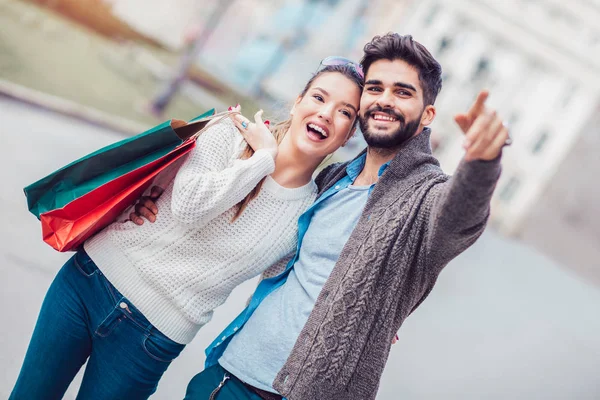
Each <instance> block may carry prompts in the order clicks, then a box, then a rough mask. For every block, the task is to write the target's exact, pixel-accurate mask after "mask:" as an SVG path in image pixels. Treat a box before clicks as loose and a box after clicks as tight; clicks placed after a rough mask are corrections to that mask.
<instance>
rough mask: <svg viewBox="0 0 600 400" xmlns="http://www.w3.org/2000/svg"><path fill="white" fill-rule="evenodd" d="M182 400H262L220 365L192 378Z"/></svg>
mask: <svg viewBox="0 0 600 400" xmlns="http://www.w3.org/2000/svg"><path fill="white" fill-rule="evenodd" d="M225 376H227V378H225ZM184 400H262V398H261V397H260V396H259V395H258V394H256V393H254V392H252V391H251V390H250V389H248V388H247V387H246V386H245V385H244V384H243V383H242V381H240V380H239V379H238V378H236V377H235V376H234V375H232V374H230V373H229V372H227V371H226V370H225V369H224V368H223V367H221V365H219V364H216V365H213V366H212V367H210V368H207V369H205V370H204V371H202V372H200V373H199V374H197V375H196V376H194V377H193V378H192V380H191V381H190V383H189V384H188V387H187V392H186V394H185V399H184Z"/></svg>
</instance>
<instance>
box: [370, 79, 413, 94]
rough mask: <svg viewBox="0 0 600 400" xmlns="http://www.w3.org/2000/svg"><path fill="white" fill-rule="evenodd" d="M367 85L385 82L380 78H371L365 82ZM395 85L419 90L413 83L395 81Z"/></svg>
mask: <svg viewBox="0 0 600 400" xmlns="http://www.w3.org/2000/svg"><path fill="white" fill-rule="evenodd" d="M365 85H383V83H382V82H381V81H380V80H379V79H369V80H368V81H366V82H365ZM394 87H400V88H403V89H409V90H412V91H413V92H417V88H416V87H414V86H413V85H411V84H410V83H404V82H394Z"/></svg>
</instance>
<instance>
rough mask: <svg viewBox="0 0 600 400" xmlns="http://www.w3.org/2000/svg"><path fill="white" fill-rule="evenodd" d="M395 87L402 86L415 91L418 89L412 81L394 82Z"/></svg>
mask: <svg viewBox="0 0 600 400" xmlns="http://www.w3.org/2000/svg"><path fill="white" fill-rule="evenodd" d="M394 87H400V88H403V89H409V90H412V91H413V92H416V91H417V88H416V87H414V86H413V85H411V84H410V83H404V82H394Z"/></svg>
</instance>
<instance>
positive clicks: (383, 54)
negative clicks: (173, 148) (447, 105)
mask: <svg viewBox="0 0 600 400" xmlns="http://www.w3.org/2000/svg"><path fill="white" fill-rule="evenodd" d="M364 52H365V54H364V56H363V58H362V60H361V62H360V63H361V65H362V68H363V70H364V72H365V76H367V73H368V71H369V67H371V64H373V63H374V62H375V61H379V60H390V61H394V60H403V61H405V62H406V63H408V64H410V65H412V66H413V67H415V68H416V70H417V71H418V72H419V81H420V83H421V86H422V87H423V100H424V103H425V104H424V105H429V104H431V105H433V104H434V103H435V99H436V97H437V95H438V94H439V93H440V90H441V89H442V66H441V65H440V63H439V62H437V61H436V60H435V58H433V56H432V55H431V53H430V52H429V50H427V49H426V48H425V46H423V45H422V44H421V43H419V42H417V41H415V40H413V38H412V36H411V35H404V36H403V35H399V34H397V33H388V34H386V35H383V36H375V37H374V38H373V40H371V41H370V42H369V43H367V44H366V45H365V48H364Z"/></svg>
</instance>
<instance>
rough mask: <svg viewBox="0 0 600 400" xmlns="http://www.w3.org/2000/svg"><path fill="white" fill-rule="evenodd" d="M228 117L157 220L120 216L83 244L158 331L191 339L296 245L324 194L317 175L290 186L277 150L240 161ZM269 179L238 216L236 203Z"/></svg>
mask: <svg viewBox="0 0 600 400" xmlns="http://www.w3.org/2000/svg"><path fill="white" fill-rule="evenodd" d="M243 143H244V142H243V141H242V139H241V136H240V134H239V132H238V131H237V128H235V126H234V125H233V123H232V122H231V121H229V120H226V121H225V122H221V123H218V124H216V125H214V126H212V127H210V128H209V129H208V130H207V131H206V132H205V133H204V134H202V135H201V136H200V137H199V138H198V141H197V145H196V147H195V148H194V149H193V150H192V151H191V153H190V155H189V156H188V158H187V160H185V162H184V163H183V165H182V166H181V168H180V169H179V171H178V172H177V175H176V176H175V179H174V181H173V180H171V183H170V184H168V185H166V188H165V192H164V193H163V195H162V196H161V197H160V198H159V199H158V201H157V207H158V209H159V212H158V215H157V219H156V222H155V223H148V222H146V223H145V224H144V225H142V226H137V225H135V224H134V223H133V222H130V221H128V222H115V223H113V224H111V225H110V226H108V227H107V228H105V229H104V230H103V231H101V232H100V233H98V234H97V235H96V236H94V237H93V238H91V239H89V240H88V241H87V242H86V243H85V245H84V248H85V250H86V252H87V253H88V254H89V256H90V257H91V258H92V260H94V262H95V263H96V264H97V265H98V267H99V269H100V270H101V271H102V273H103V274H104V275H105V276H106V277H107V278H108V280H109V281H110V282H111V283H112V284H113V285H114V286H115V287H116V288H117V290H119V291H120V292H121V293H122V294H123V295H124V296H125V297H127V298H128V299H129V300H130V301H131V302H132V303H133V305H135V306H136V307H137V308H138V309H139V310H140V311H141V312H142V313H143V314H144V315H145V316H146V318H147V319H148V320H149V321H150V323H152V324H153V325H154V326H155V327H156V328H157V329H159V330H160V331H161V332H163V333H164V334H165V335H167V336H168V337H169V338H171V339H172V340H174V341H175V342H178V343H184V344H186V343H189V342H190V341H191V340H192V339H193V338H194V336H195V335H196V333H197V332H198V330H199V329H200V328H201V327H202V326H203V325H204V324H206V323H207V322H208V321H209V320H210V319H211V317H212V314H213V310H214V309H215V308H216V307H218V306H219V305H221V304H222V303H223V302H225V300H226V299H227V297H228V296H229V294H230V293H231V291H232V290H233V288H235V287H236V286H237V285H239V284H240V283H242V282H243V281H245V280H247V279H250V278H252V277H254V276H256V275H258V274H260V273H261V272H263V271H264V270H265V269H266V268H267V267H269V266H271V265H272V264H274V263H275V262H277V261H278V260H280V259H281V258H282V257H284V256H286V255H287V254H289V253H290V252H293V251H294V250H295V248H296V241H297V229H298V228H297V220H298V217H299V216H300V215H301V214H302V213H303V212H304V211H305V210H306V208H307V207H308V206H309V205H310V204H311V203H312V202H313V201H314V199H315V197H316V185H315V184H314V182H310V183H309V184H307V185H305V186H303V187H300V188H296V189H288V188H284V187H282V186H280V185H279V184H277V182H275V181H274V180H273V179H272V178H271V177H270V176H267V175H269V174H271V173H272V172H273V170H274V168H275V164H274V161H273V158H272V156H271V155H270V154H269V153H268V152H266V151H262V150H259V151H257V152H256V153H255V154H254V155H253V156H252V157H250V158H249V159H247V160H240V159H239V155H240V154H241V150H242V149H243ZM265 176H267V179H266V180H265V183H264V185H263V187H262V189H261V191H260V193H259V195H258V196H257V197H256V198H255V199H254V200H252V201H251V202H250V203H249V205H248V207H247V208H246V210H245V211H244V212H243V213H242V215H241V216H240V217H239V218H238V219H237V220H236V221H235V222H233V223H231V219H232V217H233V215H234V211H235V208H233V207H234V206H235V205H236V204H237V203H238V202H239V201H241V200H242V199H243V198H244V197H245V196H246V194H247V193H249V192H250V190H251V189H252V188H254V187H255V186H256V184H257V183H258V182H259V181H260V180H261V179H262V178H263V177H265Z"/></svg>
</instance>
